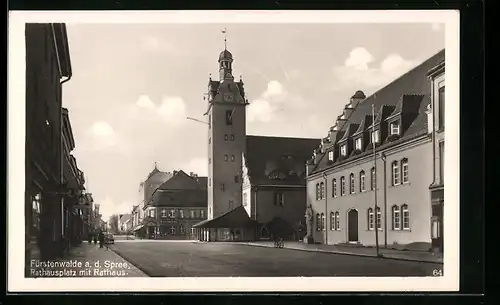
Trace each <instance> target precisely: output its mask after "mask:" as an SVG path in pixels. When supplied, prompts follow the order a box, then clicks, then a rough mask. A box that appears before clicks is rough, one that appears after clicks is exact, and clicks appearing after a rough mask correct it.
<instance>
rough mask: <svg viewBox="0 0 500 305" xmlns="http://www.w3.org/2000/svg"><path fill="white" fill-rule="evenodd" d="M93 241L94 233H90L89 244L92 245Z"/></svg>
mask: <svg viewBox="0 0 500 305" xmlns="http://www.w3.org/2000/svg"><path fill="white" fill-rule="evenodd" d="M92 239H93V236H92V233H90V232H89V235H88V236H87V240H88V242H89V244H92Z"/></svg>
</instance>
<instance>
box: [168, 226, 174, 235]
mask: <svg viewBox="0 0 500 305" xmlns="http://www.w3.org/2000/svg"><path fill="white" fill-rule="evenodd" d="M169 232H170V234H171V235H175V227H174V226H171V227H170V230H169Z"/></svg>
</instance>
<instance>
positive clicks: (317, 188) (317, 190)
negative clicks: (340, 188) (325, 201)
mask: <svg viewBox="0 0 500 305" xmlns="http://www.w3.org/2000/svg"><path fill="white" fill-rule="evenodd" d="M316 200H319V183H316Z"/></svg>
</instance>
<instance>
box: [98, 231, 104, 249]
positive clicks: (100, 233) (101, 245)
mask: <svg viewBox="0 0 500 305" xmlns="http://www.w3.org/2000/svg"><path fill="white" fill-rule="evenodd" d="M102 247H104V233H103V232H102V231H101V232H99V248H102Z"/></svg>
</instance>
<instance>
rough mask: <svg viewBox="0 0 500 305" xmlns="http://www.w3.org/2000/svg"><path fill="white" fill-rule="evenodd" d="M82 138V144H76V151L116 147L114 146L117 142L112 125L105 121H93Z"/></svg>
mask: <svg viewBox="0 0 500 305" xmlns="http://www.w3.org/2000/svg"><path fill="white" fill-rule="evenodd" d="M82 140H83V141H82V144H83V145H78V151H80V150H84V151H85V150H91V151H102V150H107V149H110V148H113V149H117V148H116V146H117V144H118V142H119V141H118V135H117V134H116V133H115V131H114V129H113V127H111V125H110V124H109V123H107V122H105V121H97V122H94V123H93V124H92V126H91V127H90V129H89V130H87V132H86V133H85V137H84V139H82Z"/></svg>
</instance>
